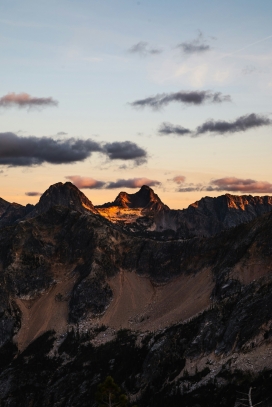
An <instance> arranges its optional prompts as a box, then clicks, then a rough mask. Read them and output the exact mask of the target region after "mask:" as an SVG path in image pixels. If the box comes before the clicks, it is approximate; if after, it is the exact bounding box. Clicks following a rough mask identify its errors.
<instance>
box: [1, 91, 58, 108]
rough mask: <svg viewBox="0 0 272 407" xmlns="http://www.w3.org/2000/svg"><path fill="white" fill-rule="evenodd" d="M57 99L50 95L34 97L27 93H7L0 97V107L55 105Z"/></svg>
mask: <svg viewBox="0 0 272 407" xmlns="http://www.w3.org/2000/svg"><path fill="white" fill-rule="evenodd" d="M57 105H58V101H56V100H54V99H53V98H52V97H46V98H44V97H34V96H30V95H29V94H28V93H17V94H16V93H8V94H7V95H5V96H2V97H1V98H0V107H2V108H9V107H19V108H29V109H31V108H43V107H47V106H57Z"/></svg>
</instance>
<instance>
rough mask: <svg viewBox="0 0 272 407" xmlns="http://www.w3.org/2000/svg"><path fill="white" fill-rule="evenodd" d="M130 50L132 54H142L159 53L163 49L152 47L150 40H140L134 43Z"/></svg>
mask: <svg viewBox="0 0 272 407" xmlns="http://www.w3.org/2000/svg"><path fill="white" fill-rule="evenodd" d="M128 52H130V53H131V54H139V55H141V56H146V55H158V54H161V53H162V49H160V48H153V47H150V46H149V44H148V42H145V41H140V42H138V43H137V44H134V45H132V47H131V48H129V50H128Z"/></svg>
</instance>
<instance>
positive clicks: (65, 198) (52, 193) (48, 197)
mask: <svg viewBox="0 0 272 407" xmlns="http://www.w3.org/2000/svg"><path fill="white" fill-rule="evenodd" d="M55 205H62V206H66V207H68V208H70V209H73V210H76V211H78V212H81V213H85V212H92V213H95V214H97V213H98V212H97V210H96V209H95V207H94V206H93V204H92V202H91V201H90V200H89V199H88V198H87V197H86V195H84V194H83V192H81V191H80V190H79V189H78V188H77V187H76V186H75V185H74V184H73V183H72V182H65V183H62V182H57V183H56V184H53V185H50V187H49V188H48V189H47V190H46V191H45V192H44V193H43V194H42V196H41V197H40V200H39V202H38V203H37V205H35V207H34V209H33V211H31V212H30V213H29V214H28V215H27V218H31V217H33V216H37V215H39V214H40V213H43V212H45V211H47V210H48V209H49V208H50V207H52V206H55Z"/></svg>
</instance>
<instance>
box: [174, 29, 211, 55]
mask: <svg viewBox="0 0 272 407" xmlns="http://www.w3.org/2000/svg"><path fill="white" fill-rule="evenodd" d="M177 48H180V49H181V50H182V52H184V54H200V53H203V52H207V51H210V50H211V47H210V45H209V44H207V42H206V40H205V39H204V37H203V34H202V32H201V31H199V33H198V36H197V38H195V39H194V40H192V41H187V42H182V43H180V44H178V45H177Z"/></svg>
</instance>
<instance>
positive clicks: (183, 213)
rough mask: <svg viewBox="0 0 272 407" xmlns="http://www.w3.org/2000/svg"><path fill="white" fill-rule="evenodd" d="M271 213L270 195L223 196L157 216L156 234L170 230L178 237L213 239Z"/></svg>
mask: <svg viewBox="0 0 272 407" xmlns="http://www.w3.org/2000/svg"><path fill="white" fill-rule="evenodd" d="M271 210H272V197H271V196H251V195H242V196H237V195H230V194H226V195H221V196H219V197H216V198H211V197H205V198H202V199H200V200H199V201H196V202H195V203H193V204H191V205H189V207H188V208H187V209H183V210H170V211H166V212H161V213H158V214H157V215H156V217H155V224H156V230H157V231H163V230H165V229H171V230H173V231H175V232H176V236H175V237H179V238H185V239H188V238H191V237H194V236H212V235H215V234H216V233H219V232H221V231H222V230H225V229H229V228H231V227H235V226H237V225H240V224H241V223H245V222H249V221H251V220H253V219H255V218H256V217H257V216H260V215H262V214H264V213H267V212H270V211H271Z"/></svg>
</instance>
